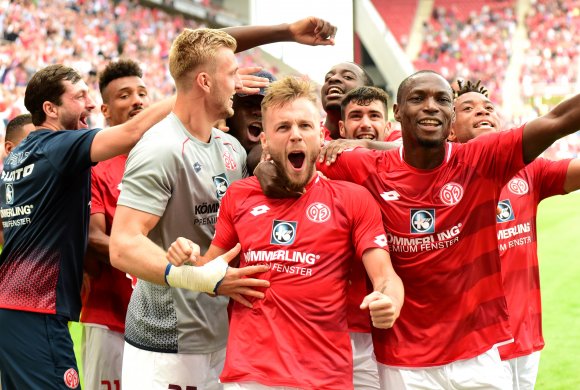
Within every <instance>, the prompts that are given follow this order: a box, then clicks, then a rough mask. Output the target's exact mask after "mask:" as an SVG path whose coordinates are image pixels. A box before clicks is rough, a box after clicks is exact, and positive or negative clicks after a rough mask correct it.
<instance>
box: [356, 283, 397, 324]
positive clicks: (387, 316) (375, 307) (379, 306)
mask: <svg viewBox="0 0 580 390" xmlns="http://www.w3.org/2000/svg"><path fill="white" fill-rule="evenodd" d="M360 308H361V310H365V309H369V311H370V313H371V320H372V322H373V326H374V327H375V328H380V329H389V328H391V327H392V326H393V324H394V323H395V320H396V319H397V318H398V317H399V313H400V308H398V307H397V305H395V303H394V302H393V299H392V298H391V297H390V296H388V295H385V294H383V293H381V292H379V291H373V292H372V293H370V294H369V295H367V296H366V297H365V298H364V299H363V301H362V304H361V305H360Z"/></svg>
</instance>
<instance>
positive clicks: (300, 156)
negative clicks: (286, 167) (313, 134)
mask: <svg viewBox="0 0 580 390" xmlns="http://www.w3.org/2000/svg"><path fill="white" fill-rule="evenodd" d="M305 159H306V154H305V153H304V152H303V151H301V150H297V151H292V152H290V153H288V162H290V165H291V166H292V168H293V170H294V171H296V172H300V171H301V170H302V169H303V168H304V161H305Z"/></svg>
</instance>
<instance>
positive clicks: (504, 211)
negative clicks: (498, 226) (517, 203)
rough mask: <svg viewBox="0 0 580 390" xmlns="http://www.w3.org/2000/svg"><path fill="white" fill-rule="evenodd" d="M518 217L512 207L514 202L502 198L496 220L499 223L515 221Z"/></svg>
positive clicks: (498, 205)
mask: <svg viewBox="0 0 580 390" xmlns="http://www.w3.org/2000/svg"><path fill="white" fill-rule="evenodd" d="M515 218H516V216H515V215H514V210H513V209H512V204H511V202H510V200H509V199H505V200H500V201H499V202H498V204H497V211H496V221H497V223H503V222H508V221H513V220H514V219H515Z"/></svg>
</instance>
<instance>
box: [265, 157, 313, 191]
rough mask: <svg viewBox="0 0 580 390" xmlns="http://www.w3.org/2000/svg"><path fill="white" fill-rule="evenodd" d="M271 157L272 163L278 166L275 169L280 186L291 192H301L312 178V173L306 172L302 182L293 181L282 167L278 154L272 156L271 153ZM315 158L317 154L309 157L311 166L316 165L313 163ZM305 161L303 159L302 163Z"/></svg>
mask: <svg viewBox="0 0 580 390" xmlns="http://www.w3.org/2000/svg"><path fill="white" fill-rule="evenodd" d="M271 157H272V161H274V163H275V164H276V166H277V167H278V169H277V171H278V174H279V175H280V183H281V184H282V186H283V187H285V188H287V189H288V190H290V191H292V192H300V193H303V192H304V188H305V187H306V185H307V184H308V183H309V182H310V179H311V178H312V174H308V175H307V176H306V178H305V179H304V181H303V182H300V183H296V182H293V181H292V180H291V179H290V176H288V173H287V172H286V170H285V169H284V168H283V167H284V163H283V162H282V161H281V160H280V159H279V158H278V156H274V155H272V154H271ZM317 158H318V156H316V155H314V156H312V157H311V159H310V160H311V161H310V164H311V166H312V167H316V165H315V164H316V159H317ZM306 163H307V161H304V164H306Z"/></svg>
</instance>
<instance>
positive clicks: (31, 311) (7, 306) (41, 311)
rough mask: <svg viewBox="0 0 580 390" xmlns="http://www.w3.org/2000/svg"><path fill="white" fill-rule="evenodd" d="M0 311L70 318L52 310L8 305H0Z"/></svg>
mask: <svg viewBox="0 0 580 390" xmlns="http://www.w3.org/2000/svg"><path fill="white" fill-rule="evenodd" d="M0 309H7V310H16V311H27V312H30V313H39V314H59V315H61V316H63V317H66V318H70V316H68V315H66V314H63V313H57V312H56V310H54V309H38V308H34V307H23V306H10V305H2V304H0Z"/></svg>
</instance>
